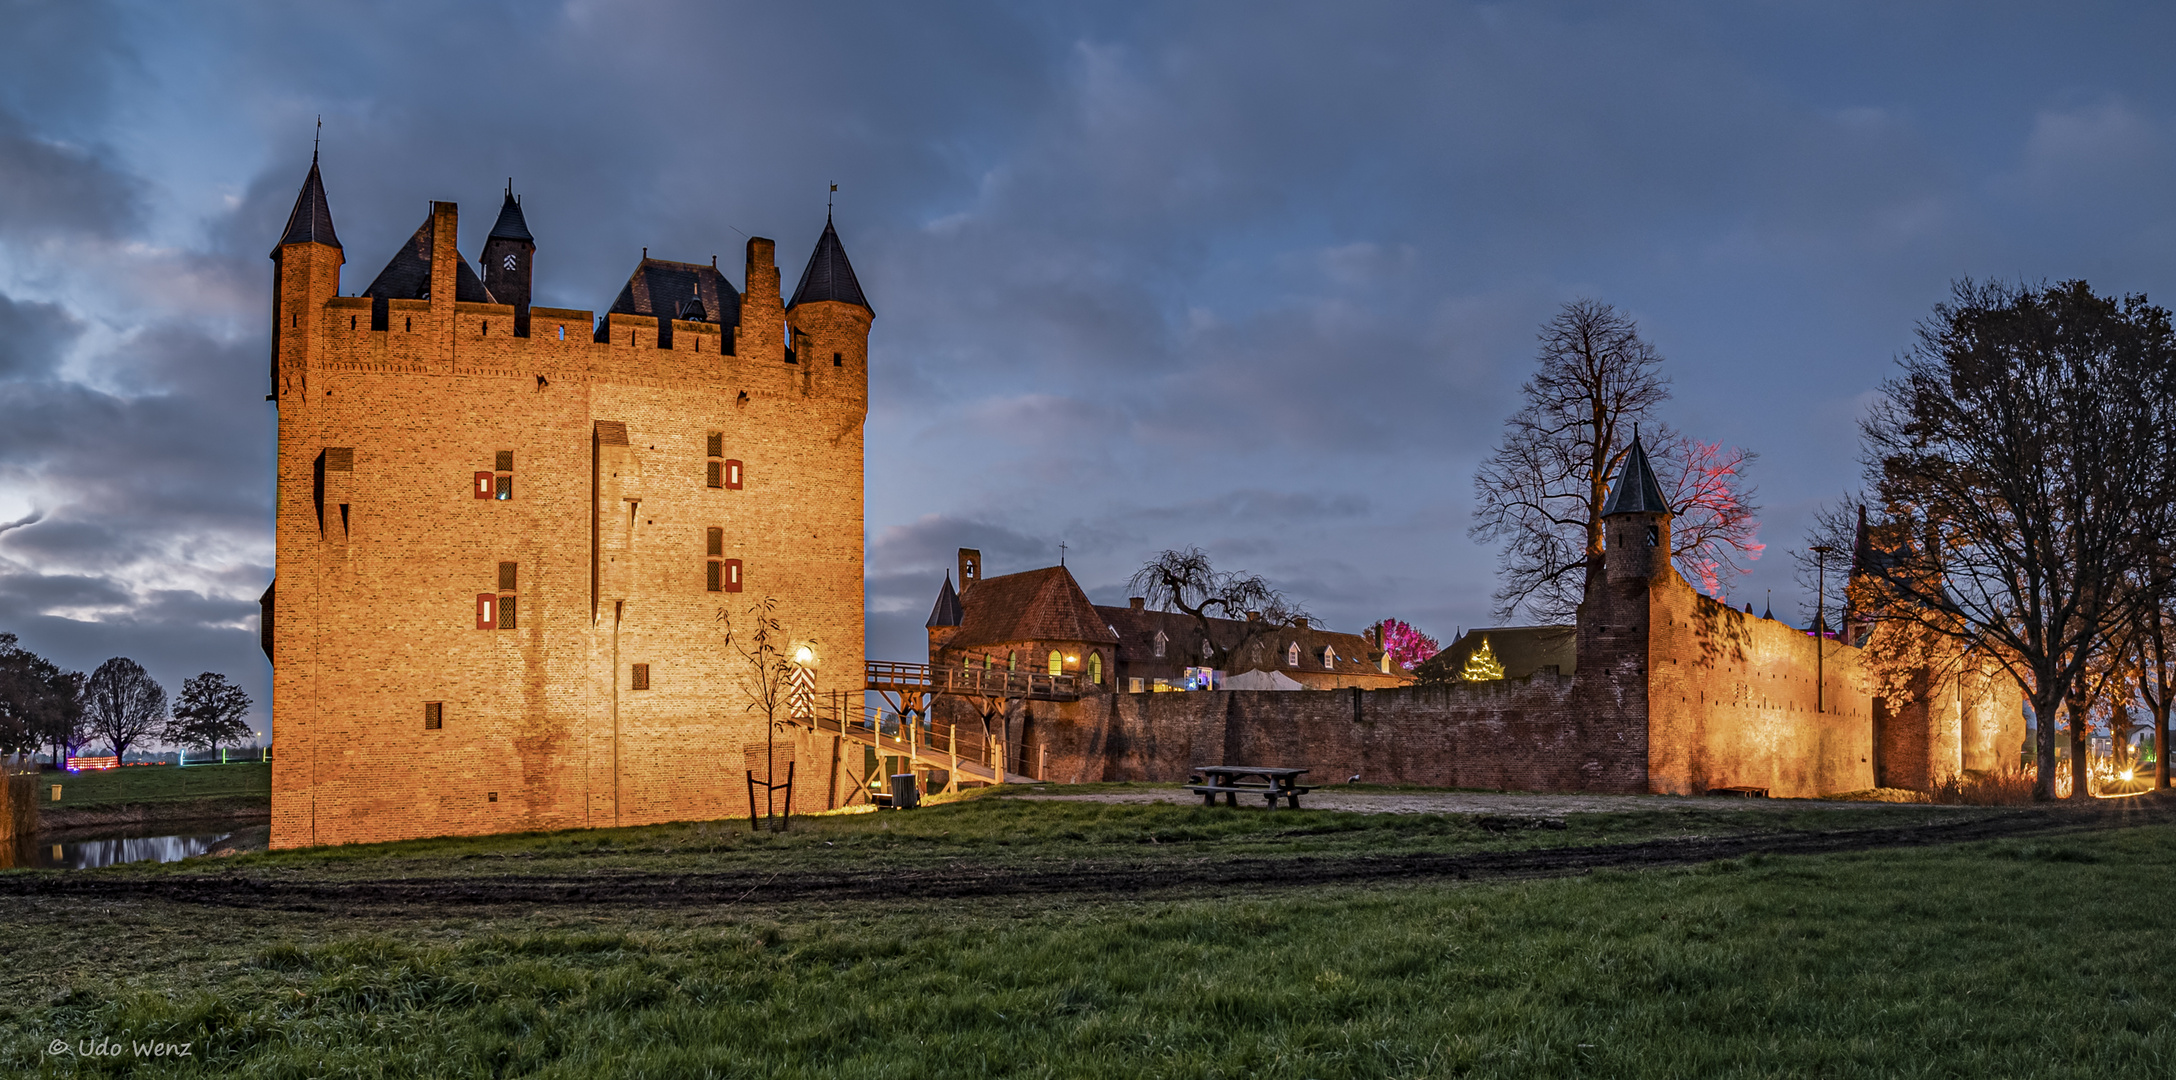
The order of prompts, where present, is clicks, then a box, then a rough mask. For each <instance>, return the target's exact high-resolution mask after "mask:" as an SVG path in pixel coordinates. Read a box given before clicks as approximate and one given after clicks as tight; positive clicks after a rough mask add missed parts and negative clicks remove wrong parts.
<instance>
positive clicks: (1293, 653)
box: [1284, 641, 1300, 667]
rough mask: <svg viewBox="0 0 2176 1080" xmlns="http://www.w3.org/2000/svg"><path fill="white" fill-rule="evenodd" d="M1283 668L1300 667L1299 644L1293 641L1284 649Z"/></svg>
mask: <svg viewBox="0 0 2176 1080" xmlns="http://www.w3.org/2000/svg"><path fill="white" fill-rule="evenodd" d="M1284 666H1286V667H1298V666H1300V643H1299V642H1297V641H1295V642H1293V643H1292V644H1290V645H1287V646H1285V648H1284Z"/></svg>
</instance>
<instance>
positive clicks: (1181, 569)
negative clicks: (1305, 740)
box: [1126, 547, 1310, 671]
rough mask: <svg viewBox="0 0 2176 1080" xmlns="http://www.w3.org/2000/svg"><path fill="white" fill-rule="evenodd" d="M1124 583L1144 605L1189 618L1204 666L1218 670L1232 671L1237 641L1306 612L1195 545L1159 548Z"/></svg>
mask: <svg viewBox="0 0 2176 1080" xmlns="http://www.w3.org/2000/svg"><path fill="white" fill-rule="evenodd" d="M1126 587H1127V589H1128V591H1130V592H1132V593H1134V594H1136V595H1138V596H1141V597H1143V598H1144V599H1145V600H1146V601H1147V603H1148V606H1149V607H1152V608H1154V609H1156V610H1158V611H1175V612H1179V613H1181V614H1184V615H1187V616H1189V617H1191V618H1192V619H1193V620H1194V626H1195V628H1196V629H1198V630H1200V631H1201V645H1200V646H1199V648H1200V650H1201V657H1202V660H1203V662H1204V664H1205V666H1207V667H1211V668H1215V669H1217V670H1219V671H1229V670H1231V663H1232V657H1234V656H1236V655H1238V653H1239V652H1240V650H1241V648H1242V646H1245V645H1247V644H1249V643H1250V642H1254V641H1258V640H1261V639H1263V638H1266V637H1269V636H1271V635H1273V634H1275V633H1276V632H1277V631H1279V630H1282V629H1285V628H1287V627H1290V626H1293V625H1295V624H1297V623H1298V622H1300V621H1301V620H1303V619H1307V618H1309V617H1310V616H1309V615H1308V614H1307V612H1306V610H1305V609H1303V608H1302V607H1300V606H1299V604H1297V603H1295V602H1294V601H1293V600H1292V599H1291V598H1289V597H1287V596H1285V595H1284V594H1283V593H1281V592H1278V591H1277V590H1276V589H1275V588H1273V587H1271V585H1270V584H1269V582H1267V581H1265V580H1263V579H1262V577H1261V575H1259V574H1249V573H1247V572H1245V571H1243V570H1236V571H1223V570H1218V569H1217V568H1216V567H1215V566H1214V565H1212V564H1211V563H1210V561H1209V556H1208V554H1207V553H1205V552H1203V551H1202V550H1201V549H1200V548H1198V547H1189V548H1187V549H1185V550H1183V551H1163V552H1160V553H1158V554H1157V556H1156V557H1155V558H1153V559H1151V560H1149V562H1148V565H1146V566H1143V567H1142V568H1141V569H1139V570H1137V571H1135V572H1134V575H1133V577H1132V578H1130V579H1128V580H1127V582H1126Z"/></svg>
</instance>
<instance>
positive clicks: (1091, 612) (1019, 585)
mask: <svg viewBox="0 0 2176 1080" xmlns="http://www.w3.org/2000/svg"><path fill="white" fill-rule="evenodd" d="M948 580H949V579H948ZM960 606H961V608H962V609H963V610H962V613H961V618H960V631H959V634H958V635H957V636H955V637H954V638H953V639H952V642H951V646H952V647H954V648H957V647H960V646H963V645H998V644H1003V643H1005V642H1010V641H1085V642H1094V643H1099V644H1107V645H1116V644H1118V635H1117V634H1115V633H1113V632H1112V631H1111V628H1110V627H1109V626H1108V625H1106V624H1105V623H1104V621H1103V617H1102V616H1101V615H1100V614H1098V613H1097V611H1096V608H1095V605H1094V604H1091V603H1089V602H1088V594H1087V593H1085V592H1082V591H1081V587H1080V583H1079V582H1077V581H1075V580H1073V575H1072V573H1071V572H1069V571H1068V570H1066V568H1065V567H1063V566H1046V567H1044V568H1042V569H1041V570H1028V571H1025V572H1022V573H1018V574H1006V575H1005V576H1003V577H994V578H983V579H982V580H981V581H977V582H975V584H974V587H973V588H970V589H968V590H967V593H966V595H964V596H961V597H960Z"/></svg>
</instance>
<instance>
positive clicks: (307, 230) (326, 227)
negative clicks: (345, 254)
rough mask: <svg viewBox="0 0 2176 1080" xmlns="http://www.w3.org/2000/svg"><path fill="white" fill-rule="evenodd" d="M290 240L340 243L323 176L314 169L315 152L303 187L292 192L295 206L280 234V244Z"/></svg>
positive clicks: (282, 244) (315, 162) (293, 242)
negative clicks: (296, 191)
mask: <svg viewBox="0 0 2176 1080" xmlns="http://www.w3.org/2000/svg"><path fill="white" fill-rule="evenodd" d="M289 244H324V245H325V246H327V247H339V246H340V238H339V237H338V236H335V235H333V231H332V206H331V204H329V203H327V202H326V201H325V179H324V177H321V176H319V175H318V173H317V155H316V154H314V153H313V154H311V155H310V175H309V176H306V177H304V178H303V180H302V190H301V192H299V193H297V194H296V195H295V209H294V211H293V212H292V213H289V214H288V215H287V231H286V232H284V233H281V234H280V242H279V244H278V246H279V247H286V246H287V245H289Z"/></svg>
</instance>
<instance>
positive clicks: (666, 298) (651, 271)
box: [606, 249, 740, 326]
mask: <svg viewBox="0 0 2176 1080" xmlns="http://www.w3.org/2000/svg"><path fill="white" fill-rule="evenodd" d="M606 314H608V315H661V316H665V317H667V318H673V319H689V320H692V321H694V322H708V323H719V324H722V325H725V326H739V325H740V290H738V289H735V288H734V287H733V283H732V282H730V281H728V280H726V277H725V275H724V274H721V273H719V272H718V268H717V267H715V266H706V265H704V264H703V263H686V262H674V261H672V260H670V259H653V258H650V256H649V254H648V252H647V249H645V252H644V254H643V256H642V261H641V262H640V263H637V264H635V272H634V273H632V274H629V275H628V277H627V284H625V285H622V286H620V294H619V296H617V297H615V298H614V299H613V301H612V306H611V307H610V308H609V309H607V311H606Z"/></svg>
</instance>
